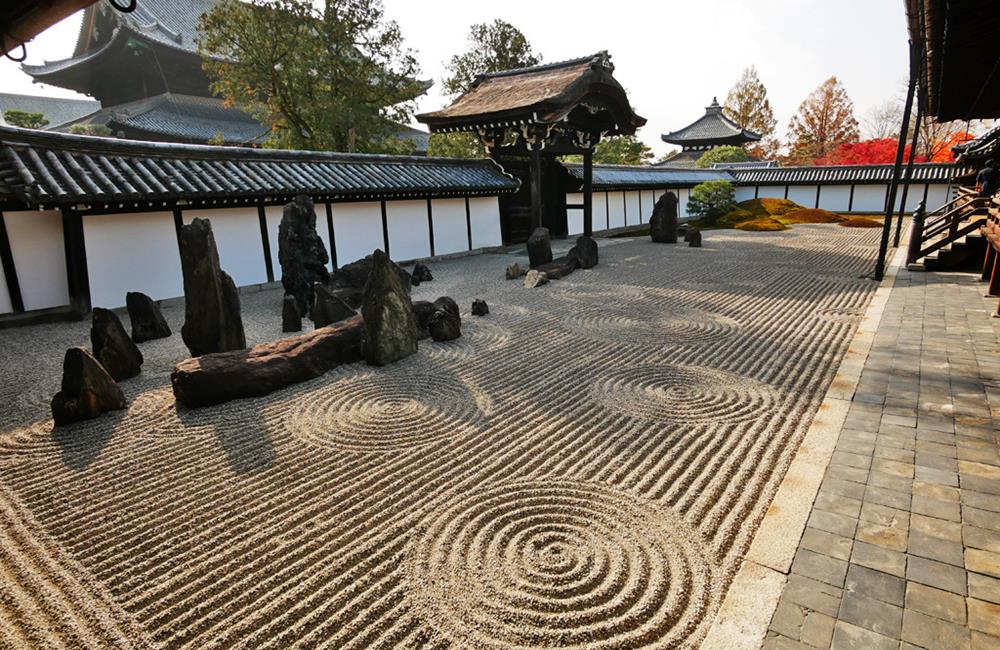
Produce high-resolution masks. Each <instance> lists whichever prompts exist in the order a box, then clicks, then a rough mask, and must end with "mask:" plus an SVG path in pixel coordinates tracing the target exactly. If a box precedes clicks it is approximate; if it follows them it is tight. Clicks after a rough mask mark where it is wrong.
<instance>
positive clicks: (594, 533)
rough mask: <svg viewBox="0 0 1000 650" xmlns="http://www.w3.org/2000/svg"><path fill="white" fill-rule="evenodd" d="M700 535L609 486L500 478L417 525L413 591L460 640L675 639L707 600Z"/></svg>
mask: <svg viewBox="0 0 1000 650" xmlns="http://www.w3.org/2000/svg"><path fill="white" fill-rule="evenodd" d="M696 539H697V536H696V535H695V534H694V533H692V532H691V531H690V530H689V529H688V528H687V527H686V526H685V525H684V524H683V523H682V522H681V521H679V520H678V519H677V518H675V517H674V516H673V515H672V514H671V513H669V512H668V511H666V510H665V509H663V508H660V507H655V506H654V505H652V504H650V503H647V502H644V501H640V500H639V499H636V498H634V497H632V496H630V495H629V494H627V493H624V492H621V491H619V490H616V489H613V488H611V487H608V486H604V485H600V484H593V483H585V482H577V481H567V480H557V481H548V480H546V481H519V482H512V483H507V484H501V485H497V486H495V487H492V488H488V489H480V490H475V491H473V492H471V493H463V494H461V495H460V496H459V497H458V498H456V499H455V500H454V501H452V502H451V503H448V504H445V505H444V506H443V507H441V508H436V509H435V511H434V513H433V515H432V517H431V518H430V519H429V520H428V521H426V522H425V523H424V525H423V526H421V528H420V529H418V531H417V535H416V537H415V538H414V540H413V541H412V542H411V544H410V546H409V548H408V554H407V560H408V571H409V576H410V580H411V582H412V584H411V589H410V590H409V593H410V594H411V596H410V597H411V599H412V600H413V601H414V604H415V606H416V608H417V610H418V611H419V612H420V614H421V617H422V618H423V619H424V620H426V621H427V622H428V623H429V624H430V625H431V626H432V627H433V628H434V629H435V630H436V631H437V632H438V633H441V634H443V635H444V636H446V637H447V639H448V641H449V642H450V643H452V644H454V645H456V646H460V647H469V648H487V647H490V648H509V647H543V648H544V647H586V648H608V647H614V648H635V647H639V646H645V645H653V646H656V647H676V646H677V645H678V643H680V642H682V641H683V640H684V639H685V637H687V635H688V634H690V632H691V630H692V629H693V628H694V626H695V625H696V624H697V622H698V620H699V618H700V617H701V616H702V615H703V613H704V609H705V600H704V599H705V591H704V586H705V584H706V583H707V580H708V569H707V568H706V563H705V562H704V560H703V559H702V558H701V556H700V555H699V553H698V552H697V551H696V550H695V547H694V544H695V543H696V541H695V540H696Z"/></svg>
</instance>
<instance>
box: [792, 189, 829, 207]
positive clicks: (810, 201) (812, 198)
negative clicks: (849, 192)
mask: <svg viewBox="0 0 1000 650" xmlns="http://www.w3.org/2000/svg"><path fill="white" fill-rule="evenodd" d="M823 191H826V188H825V187H824V188H823ZM820 198H823V197H822V193H821V195H820ZM788 200H789V201H794V202H796V203H798V204H799V205H801V206H802V207H804V208H815V207H816V186H815V185H790V186H789V187H788Z"/></svg>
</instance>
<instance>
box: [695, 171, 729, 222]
mask: <svg viewBox="0 0 1000 650" xmlns="http://www.w3.org/2000/svg"><path fill="white" fill-rule="evenodd" d="M734 207H736V193H735V191H734V190H733V184H732V183H730V182H729V181H705V182H704V183H700V184H698V185H695V186H694V187H693V188H692V189H691V198H690V199H689V200H688V213H689V214H691V215H693V216H695V217H698V218H700V219H702V220H703V221H706V222H714V221H715V220H716V219H718V218H719V217H721V216H722V215H724V214H726V213H727V212H729V211H730V210H732V209H733V208H734Z"/></svg>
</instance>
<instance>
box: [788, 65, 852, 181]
mask: <svg viewBox="0 0 1000 650" xmlns="http://www.w3.org/2000/svg"><path fill="white" fill-rule="evenodd" d="M788 132H789V140H790V142H789V146H790V148H791V151H790V154H789V160H790V161H791V162H793V163H795V164H808V163H811V162H812V161H813V160H815V159H817V158H822V157H823V156H825V155H827V154H828V153H830V151H832V150H833V149H835V148H836V147H838V146H839V145H841V144H844V143H845V142H854V141H856V140H857V139H858V121H857V120H856V119H854V102H852V101H851V98H850V97H848V95H847V91H846V90H844V86H843V85H842V84H841V83H840V81H838V80H837V78H836V77H830V78H829V79H827V80H826V81H824V82H823V84H822V85H821V86H819V88H817V89H816V90H814V91H812V93H810V94H809V96H808V97H806V99H805V101H804V102H802V105H801V106H799V112H798V114H796V115H795V117H793V118H792V120H791V122H790V123H789V125H788Z"/></svg>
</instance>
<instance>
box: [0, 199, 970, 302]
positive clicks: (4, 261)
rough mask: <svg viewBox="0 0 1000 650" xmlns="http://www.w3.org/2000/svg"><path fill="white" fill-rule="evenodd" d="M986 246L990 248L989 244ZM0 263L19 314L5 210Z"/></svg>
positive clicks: (0, 226)
mask: <svg viewBox="0 0 1000 650" xmlns="http://www.w3.org/2000/svg"><path fill="white" fill-rule="evenodd" d="M986 248H988V249H989V248H990V247H989V246H987V247H986ZM0 265H2V268H3V275H4V278H5V279H6V281H7V293H8V294H9V295H10V306H11V311H13V312H14V313H15V314H19V313H21V312H23V311H24V298H23V297H22V296H21V283H20V282H18V280H17V268H16V267H15V266H14V251H13V249H12V248H11V245H10V238H9V237H8V236H7V222H6V221H4V218H3V212H0Z"/></svg>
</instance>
